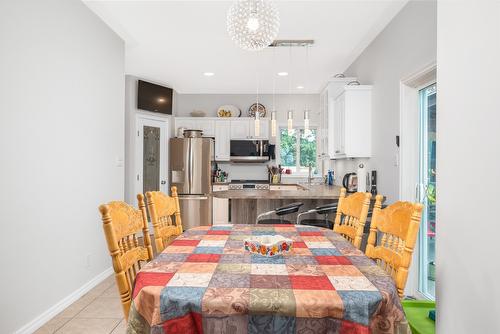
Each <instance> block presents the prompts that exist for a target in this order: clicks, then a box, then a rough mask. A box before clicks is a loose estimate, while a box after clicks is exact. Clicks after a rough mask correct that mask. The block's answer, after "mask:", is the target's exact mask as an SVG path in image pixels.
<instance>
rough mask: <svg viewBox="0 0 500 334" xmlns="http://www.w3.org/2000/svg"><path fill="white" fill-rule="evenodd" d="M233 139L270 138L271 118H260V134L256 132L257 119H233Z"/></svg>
mask: <svg viewBox="0 0 500 334" xmlns="http://www.w3.org/2000/svg"><path fill="white" fill-rule="evenodd" d="M231 139H269V119H267V118H261V119H260V134H259V135H258V136H257V135H256V134H255V119H254V118H244V119H235V120H231Z"/></svg>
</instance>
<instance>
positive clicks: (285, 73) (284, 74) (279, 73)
mask: <svg viewBox="0 0 500 334" xmlns="http://www.w3.org/2000/svg"><path fill="white" fill-rule="evenodd" d="M278 75H279V76H280V77H286V76H287V75H288V72H278Z"/></svg>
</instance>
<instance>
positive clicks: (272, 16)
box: [227, 0, 280, 51]
mask: <svg viewBox="0 0 500 334" xmlns="http://www.w3.org/2000/svg"><path fill="white" fill-rule="evenodd" d="M279 27H280V19H279V14H278V11H277V10H276V8H275V6H274V4H273V3H272V2H271V1H269V0H239V1H236V2H235V3H233V5H231V7H230V8H229V10H228V12H227V32H228V33H229V36H230V37H231V39H232V40H233V42H234V43H236V45H238V46H239V47H240V48H242V49H244V50H250V51H258V50H262V49H265V48H266V47H268V46H269V44H271V43H272V41H273V40H274V39H275V38H276V36H278V30H279Z"/></svg>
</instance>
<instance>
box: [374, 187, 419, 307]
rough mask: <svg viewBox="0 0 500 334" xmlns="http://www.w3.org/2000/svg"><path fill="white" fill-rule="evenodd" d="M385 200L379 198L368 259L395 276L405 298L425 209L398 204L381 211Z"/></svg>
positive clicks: (376, 202)
mask: <svg viewBox="0 0 500 334" xmlns="http://www.w3.org/2000/svg"><path fill="white" fill-rule="evenodd" d="M382 199H383V197H382V196H381V195H377V197H376V200H375V207H374V210H373V217H372V222H371V225H370V235H369V237H368V244H367V246H366V255H367V256H368V257H371V258H372V259H374V260H376V262H377V264H379V266H380V267H381V268H382V269H384V270H385V271H386V272H387V273H388V274H389V275H391V276H392V278H393V279H394V281H395V283H396V287H397V289H398V294H399V296H400V297H403V294H404V288H405V285H406V280H407V278H408V270H409V267H410V264H411V258H412V254H413V249H414V247H415V242H416V240H417V235H418V229H419V226H420V219H421V216H422V208H423V206H422V204H420V203H410V202H396V203H393V204H391V205H389V206H388V207H387V208H385V209H381V206H382Z"/></svg>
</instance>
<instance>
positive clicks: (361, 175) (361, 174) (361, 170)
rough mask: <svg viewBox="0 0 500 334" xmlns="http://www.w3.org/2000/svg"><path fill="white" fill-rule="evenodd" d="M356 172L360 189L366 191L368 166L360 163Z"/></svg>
mask: <svg viewBox="0 0 500 334" xmlns="http://www.w3.org/2000/svg"><path fill="white" fill-rule="evenodd" d="M356 174H357V175H358V191H359V192H362V193H364V192H366V168H365V165H363V164H359V166H358V170H357V172H356Z"/></svg>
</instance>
